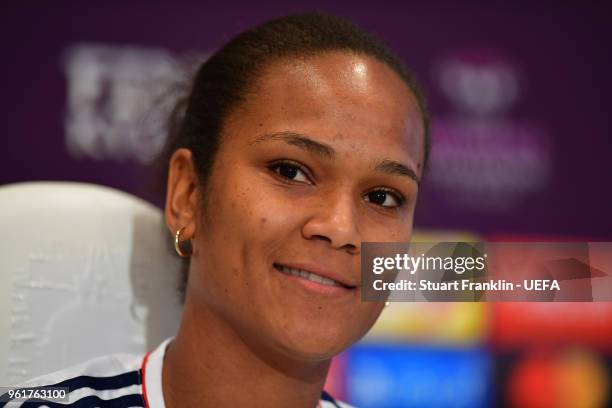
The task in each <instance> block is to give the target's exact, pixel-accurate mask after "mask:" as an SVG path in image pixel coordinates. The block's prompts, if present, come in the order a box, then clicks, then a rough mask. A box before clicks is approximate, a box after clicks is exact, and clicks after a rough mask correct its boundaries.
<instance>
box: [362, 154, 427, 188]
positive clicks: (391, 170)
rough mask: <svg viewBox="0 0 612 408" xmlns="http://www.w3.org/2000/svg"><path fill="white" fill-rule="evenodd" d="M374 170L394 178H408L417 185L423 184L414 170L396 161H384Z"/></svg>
mask: <svg viewBox="0 0 612 408" xmlns="http://www.w3.org/2000/svg"><path fill="white" fill-rule="evenodd" d="M374 170H376V171H379V172H382V173H385V174H391V175H393V176H408V177H410V178H411V179H412V180H414V181H415V182H416V183H417V185H420V184H421V180H419V178H418V177H417V175H416V172H415V171H414V170H412V169H411V168H410V167H408V166H406V165H405V164H402V163H400V162H397V161H395V160H389V159H384V160H382V161H380V162H379V163H377V164H376V165H375V166H374Z"/></svg>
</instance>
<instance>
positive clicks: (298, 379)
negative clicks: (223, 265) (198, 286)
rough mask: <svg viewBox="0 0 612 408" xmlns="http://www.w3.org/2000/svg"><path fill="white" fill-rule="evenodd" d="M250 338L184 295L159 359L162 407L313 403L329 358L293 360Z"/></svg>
mask: <svg viewBox="0 0 612 408" xmlns="http://www.w3.org/2000/svg"><path fill="white" fill-rule="evenodd" d="M249 340H252V339H245V338H241V336H239V335H238V333H237V332H236V331H235V330H234V329H233V328H232V327H231V326H230V325H229V324H228V323H227V322H226V321H224V320H223V319H221V318H220V317H219V316H217V315H216V314H215V313H214V312H213V311H211V310H209V309H208V308H203V307H201V306H200V305H198V308H197V311H196V308H195V307H194V304H193V302H191V301H189V297H188V298H187V299H186V301H185V308H184V312H183V319H182V322H181V326H180V329H179V331H178V334H177V336H176V338H175V339H174V340H173V341H172V342H171V343H170V345H169V346H168V348H167V350H166V354H165V358H164V364H163V371H162V386H163V393H164V400H165V405H166V407H167V408H177V407H220V406H221V407H229V406H239V407H241V406H262V407H300V408H314V407H316V406H317V402H318V400H319V397H320V394H321V390H322V389H323V385H324V383H325V377H326V376H327V370H328V369H329V363H330V361H329V360H326V361H322V362H304V361H295V360H291V359H289V358H287V357H285V356H282V355H281V354H280V353H274V352H271V351H268V352H266V351H265V348H264V347H262V346H258V345H256V344H253V343H251V342H249Z"/></svg>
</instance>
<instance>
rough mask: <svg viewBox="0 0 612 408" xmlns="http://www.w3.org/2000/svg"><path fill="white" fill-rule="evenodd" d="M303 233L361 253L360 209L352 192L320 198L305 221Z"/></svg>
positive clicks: (308, 237)
mask: <svg viewBox="0 0 612 408" xmlns="http://www.w3.org/2000/svg"><path fill="white" fill-rule="evenodd" d="M302 235H303V236H304V238H306V239H310V240H316V239H319V240H323V241H327V242H328V243H329V244H330V245H331V246H332V247H333V248H335V249H344V250H346V251H347V252H349V253H351V254H357V253H359V247H360V244H361V235H360V233H359V227H358V209H357V208H356V203H355V202H354V199H353V197H352V196H351V194H350V193H344V192H336V194H331V195H327V197H326V199H322V200H320V201H319V202H318V203H317V204H316V205H315V208H314V210H313V213H312V215H311V216H310V218H308V219H307V221H306V222H305V223H304V225H303V227H302Z"/></svg>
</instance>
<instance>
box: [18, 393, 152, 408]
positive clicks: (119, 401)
mask: <svg viewBox="0 0 612 408" xmlns="http://www.w3.org/2000/svg"><path fill="white" fill-rule="evenodd" d="M21 406H22V407H24V408H38V407H42V406H45V407H49V408H91V407H96V408H128V407H144V406H145V403H144V400H143V399H142V395H141V394H129V395H123V396H121V397H117V398H112V399H109V400H104V399H102V398H100V397H98V396H97V395H89V396H87V397H83V398H81V399H79V400H77V401H75V402H73V403H72V404H60V403H58V402H30V401H29V400H28V401H25V402H24V403H23V405H21Z"/></svg>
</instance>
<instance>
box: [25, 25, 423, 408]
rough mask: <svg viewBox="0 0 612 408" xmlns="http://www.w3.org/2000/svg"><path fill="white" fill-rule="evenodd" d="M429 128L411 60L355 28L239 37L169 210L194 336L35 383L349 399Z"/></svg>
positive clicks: (156, 398)
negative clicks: (372, 248) (366, 276)
mask: <svg viewBox="0 0 612 408" xmlns="http://www.w3.org/2000/svg"><path fill="white" fill-rule="evenodd" d="M427 128H428V120H427V116H426V113H425V108H424V104H423V101H422V98H421V97H420V94H419V93H418V91H417V89H416V87H415V85H414V83H413V82H412V79H411V78H410V76H409V75H408V74H407V73H406V70H405V69H404V68H403V66H402V64H401V63H400V62H399V60H398V59H397V57H395V56H394V55H393V54H392V53H391V52H390V51H388V50H387V49H386V48H385V47H384V46H383V45H381V44H380V43H379V42H378V41H377V40H376V39H373V38H372V37H371V36H369V35H368V34H366V33H365V32H363V31H362V30H361V29H359V28H357V27H355V26H354V25H352V24H351V23H348V22H346V21H344V20H342V19H339V18H336V17H331V16H325V15H320V14H304V15H296V16H290V17H285V18H281V19H278V20H275V21H271V22H268V23H266V24H264V25H262V26H259V27H257V28H254V29H252V30H249V31H246V32H244V33H242V34H240V35H238V36H237V37H235V38H234V39H233V40H231V41H230V42H229V43H228V44H227V45H226V46H225V47H223V48H222V49H220V50H219V51H218V52H217V53H216V54H214V55H213V56H212V57H211V58H210V59H209V60H208V61H207V62H205V63H204V64H203V65H202V66H201V67H200V69H199V71H198V73H197V75H196V78H195V80H194V83H193V88H192V90H191V94H190V96H189V99H188V103H187V107H186V110H185V113H184V116H183V118H182V120H181V122H180V123H179V125H178V126H177V127H175V130H176V132H175V134H174V136H173V137H172V138H171V139H170V142H169V145H168V157H169V162H168V163H169V164H168V179H167V180H168V184H167V198H166V206H165V216H166V222H167V225H168V228H169V229H170V231H171V232H172V235H173V236H174V238H175V241H176V242H175V243H176V250H177V252H178V253H179V255H181V256H184V257H186V258H188V259H189V272H188V282H187V284H186V291H185V305H184V313H183V318H182V322H181V325H180V329H179V331H178V334H177V335H176V337H175V338H174V339H172V340H171V341H170V340H168V341H166V342H164V343H163V344H162V345H160V346H159V347H158V348H157V349H156V350H155V351H153V352H152V353H150V354H148V355H147V356H145V357H144V359H139V358H136V357H127V356H111V357H104V358H102V359H96V360H93V361H91V362H88V363H85V364H84V365H81V366H79V367H76V368H73V369H69V370H65V371H62V372H59V373H55V374H53V375H51V376H45V377H43V378H41V379H38V380H37V381H35V382H33V383H32V384H33V385H42V384H56V385H59V386H62V385H63V386H68V387H69V388H70V391H71V402H73V401H77V399H80V398H82V399H81V401H80V402H81V405H78V406H121V407H123V406H149V407H152V408H153V407H164V406H165V407H168V408H175V407H246V406H255V407H304V408H312V407H316V406H320V407H343V406H347V405H346V404H344V403H341V402H338V401H334V399H333V398H332V397H331V396H329V395H328V394H326V393H325V392H324V391H323V390H322V389H323V384H324V382H325V378H326V375H327V371H328V368H329V364H330V360H331V358H332V357H333V356H335V355H337V354H338V353H340V352H341V351H343V350H344V349H346V348H347V347H349V346H350V345H351V344H353V343H354V342H356V341H357V340H359V339H360V338H361V337H362V336H363V335H364V334H365V333H366V332H367V331H368V330H369V328H370V327H371V326H372V325H373V324H374V322H375V321H376V319H377V317H378V316H379V314H380V312H381V311H382V308H383V307H384V305H383V304H382V303H365V302H361V300H360V290H359V289H360V265H359V262H360V243H361V242H362V241H379V242H382V241H408V240H409V239H410V236H411V230H412V220H413V214H414V209H415V204H416V199H417V193H418V187H419V182H420V179H421V176H422V173H423V169H424V167H425V165H426V160H427V151H428V147H427V146H428V142H427ZM188 243H190V245H189V244H188ZM109 378H110V379H109Z"/></svg>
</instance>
